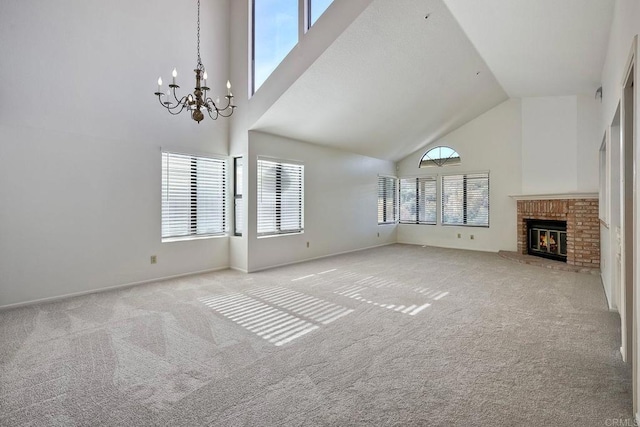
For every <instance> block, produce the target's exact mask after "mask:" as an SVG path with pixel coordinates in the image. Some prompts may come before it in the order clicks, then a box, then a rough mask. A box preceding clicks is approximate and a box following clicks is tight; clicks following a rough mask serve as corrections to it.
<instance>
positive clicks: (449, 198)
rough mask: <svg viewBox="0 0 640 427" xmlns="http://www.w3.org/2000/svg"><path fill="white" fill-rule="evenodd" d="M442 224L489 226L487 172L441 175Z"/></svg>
mask: <svg viewBox="0 0 640 427" xmlns="http://www.w3.org/2000/svg"><path fill="white" fill-rule="evenodd" d="M442 224H445V225H468V226H477V227H488V226H489V174H488V173H478V174H466V175H445V176H443V177H442Z"/></svg>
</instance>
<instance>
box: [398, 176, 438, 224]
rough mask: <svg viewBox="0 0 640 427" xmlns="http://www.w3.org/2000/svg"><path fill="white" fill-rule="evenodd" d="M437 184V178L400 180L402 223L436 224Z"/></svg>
mask: <svg viewBox="0 0 640 427" xmlns="http://www.w3.org/2000/svg"><path fill="white" fill-rule="evenodd" d="M436 183H437V181H436V177H435V176H429V177H418V178H402V179H400V222H401V223H404V224H435V223H436V218H437V216H436V206H437V203H436V197H437V185H436Z"/></svg>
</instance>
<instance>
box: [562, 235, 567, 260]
mask: <svg viewBox="0 0 640 427" xmlns="http://www.w3.org/2000/svg"><path fill="white" fill-rule="evenodd" d="M566 254H567V233H565V232H560V255H566Z"/></svg>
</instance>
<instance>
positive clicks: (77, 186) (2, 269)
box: [0, 0, 229, 306]
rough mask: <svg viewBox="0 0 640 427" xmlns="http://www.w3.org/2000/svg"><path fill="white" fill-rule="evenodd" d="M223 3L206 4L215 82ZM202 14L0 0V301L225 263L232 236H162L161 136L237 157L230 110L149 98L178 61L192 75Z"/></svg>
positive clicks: (187, 77)
mask: <svg viewBox="0 0 640 427" xmlns="http://www.w3.org/2000/svg"><path fill="white" fill-rule="evenodd" d="M228 7H229V5H228V1H227V0H213V1H207V2H203V4H202V16H201V20H202V46H201V50H202V59H203V62H204V63H205V66H207V71H208V74H209V82H210V84H211V86H212V87H213V88H214V89H215V91H216V92H221V91H223V90H224V84H225V83H226V80H227V77H228V76H227V74H228V73H227V67H228V61H227V57H228V16H229V15H228V14H229V9H228ZM195 12H196V10H195V3H192V2H184V3H176V2H173V1H169V0H159V1H149V0H146V1H136V2H129V1H125V0H115V1H110V2H101V1H97V0H87V1H82V2H77V1H72V0H59V1H56V2H50V1H46V0H4V1H2V2H0V39H1V40H2V43H0V57H2V63H3V66H2V67H0V81H2V82H3V84H2V85H0V99H2V102H1V103H0V201H1V202H0V306H6V305H11V304H16V303H21V302H26V301H33V300H38V299H42V298H48V297H55V296H61V295H66V294H71V293H80V292H87V291H93V290H97V289H101V288H104V287H110V286H115V285H121V284H127V283H131V282H137V281H144V280H150V279H155V278H160V277H165V276H171V275H177V274H182V273H188V272H195V271H200V270H208V269H215V268H220V267H226V266H227V265H228V264H229V253H228V238H216V239H206V240H198V241H190V242H175V243H161V241H160V209H161V203H160V191H161V189H160V178H161V169H160V161H161V159H160V147H165V148H171V149H173V150H178V151H182V152H187V153H188V152H197V153H211V154H219V155H226V154H228V142H227V132H228V128H227V126H228V125H227V123H226V122H225V121H224V120H218V121H215V122H213V121H211V120H209V121H204V122H202V123H200V124H196V123H195V122H194V121H192V120H191V119H190V118H189V117H188V116H179V117H172V116H170V115H169V114H168V113H167V112H166V111H164V110H163V109H162V108H161V107H160V106H159V105H158V101H157V98H155V97H154V95H153V92H155V91H156V89H157V85H156V80H157V78H158V75H162V76H163V79H164V81H165V89H166V82H167V81H168V80H169V73H170V72H171V70H172V68H173V67H174V66H175V67H177V68H178V72H179V75H178V83H179V84H182V86H183V87H185V88H188V87H191V86H192V77H191V76H192V75H193V73H192V71H191V70H193V68H194V66H195V61H196V54H195ZM172 22H193V25H172V24H171V23H172ZM150 255H157V256H158V264H156V265H151V264H150V260H149V257H150Z"/></svg>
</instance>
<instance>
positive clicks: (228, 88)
mask: <svg viewBox="0 0 640 427" xmlns="http://www.w3.org/2000/svg"><path fill="white" fill-rule="evenodd" d="M227 95H229V96H231V82H230V81H229V80H227Z"/></svg>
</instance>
